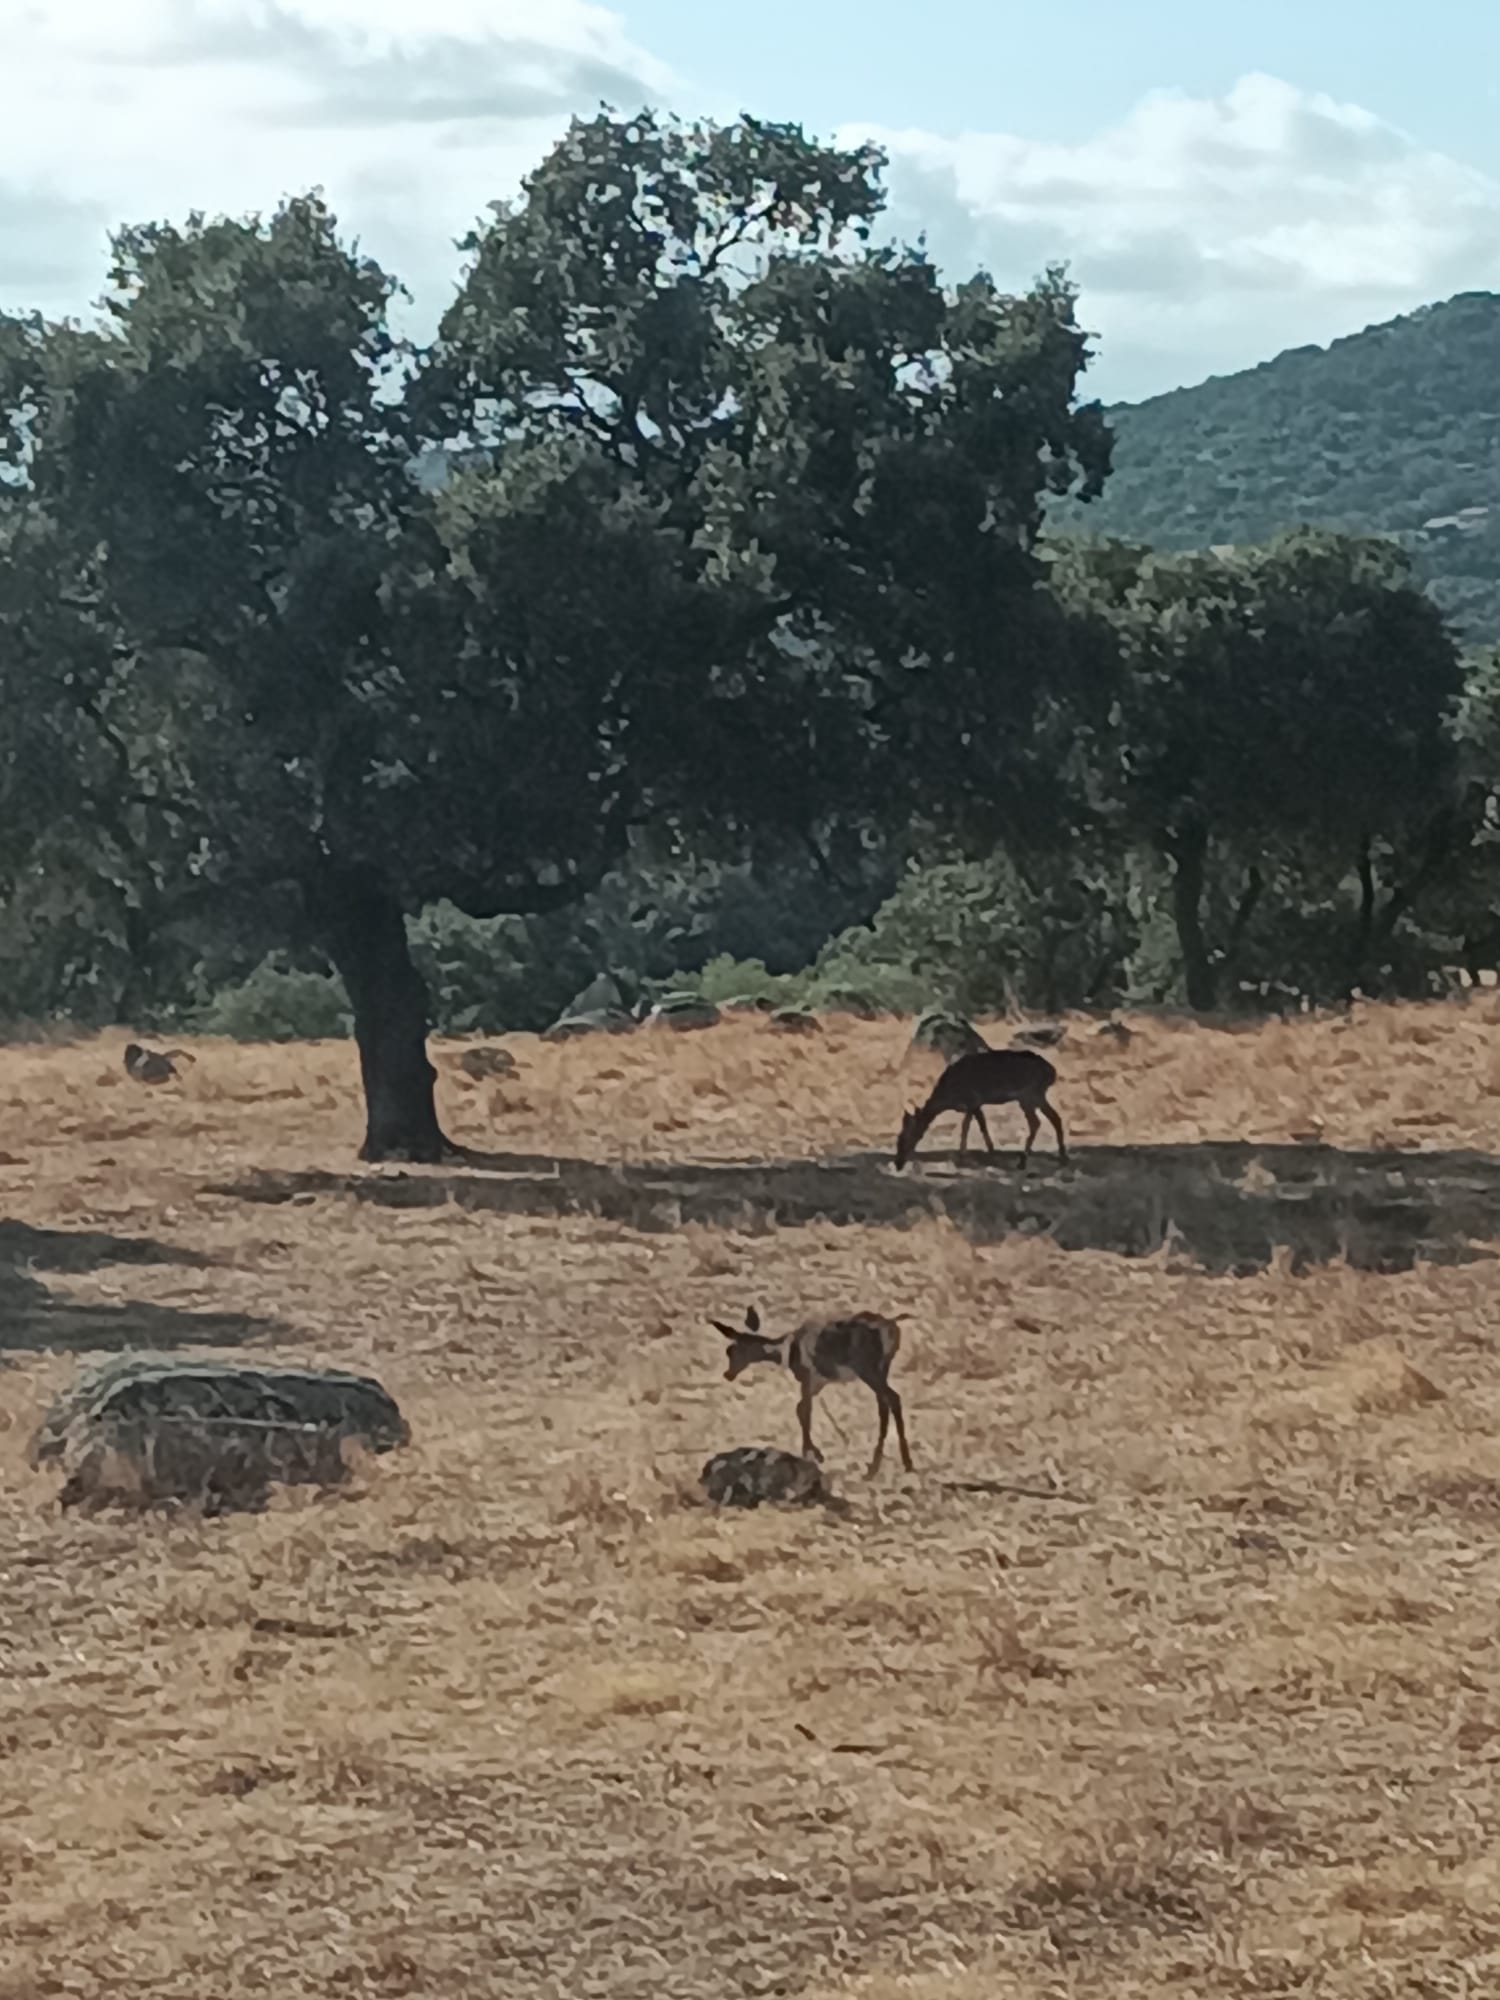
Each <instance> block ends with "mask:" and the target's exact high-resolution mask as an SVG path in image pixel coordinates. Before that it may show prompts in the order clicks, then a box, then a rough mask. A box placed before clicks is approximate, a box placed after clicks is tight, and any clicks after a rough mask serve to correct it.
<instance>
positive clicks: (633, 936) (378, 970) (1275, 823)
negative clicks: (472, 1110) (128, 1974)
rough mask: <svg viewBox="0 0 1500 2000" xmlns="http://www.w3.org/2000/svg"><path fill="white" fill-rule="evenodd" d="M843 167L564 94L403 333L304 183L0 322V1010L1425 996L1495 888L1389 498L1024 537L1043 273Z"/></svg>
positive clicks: (1071, 464)
mask: <svg viewBox="0 0 1500 2000" xmlns="http://www.w3.org/2000/svg"><path fill="white" fill-rule="evenodd" d="M882 166H883V162H882V160H881V158H880V156H879V154H878V153H876V152H875V151H873V150H871V149H864V148H860V149H851V150H845V149H836V148H828V147H824V146H821V145H818V144H815V143H814V142H812V141H811V140H809V139H807V138H806V137H805V136H804V135H803V134H802V133H801V132H800V131H799V130H797V129H795V128H792V127H786V126H776V125H768V124H763V123H760V122H757V121H754V120H751V119H748V118H746V119H741V120H740V121H738V122H736V123H735V124H732V125H724V126H715V125H708V124H704V125H684V124H681V123H677V122H674V121H669V120H665V119H659V118H656V117H653V116H647V115H643V116H641V117H638V118H633V119H621V118H616V117H614V116H612V115H601V116H599V117H597V118H594V119H591V120H588V121H580V122H577V123H575V124H574V126H573V127H572V129H571V130H570V132H569V134H568V135H567V137H566V138H565V139H564V140H563V141H562V142H561V143H560V144H559V145H558V147H557V148H556V149H555V150H554V151H553V153H552V154H551V155H550V156H549V157H548V158H547V160H546V161H545V162H544V163H543V164H542V165H541V167H539V168H538V170H537V171H536V172H535V174H534V175H533V176H532V177H531V179H530V181H529V182H528V184H527V186H526V188H525V190H524V193H523V196H522V198H521V200H520V201H519V202H518V203H517V204H515V205H514V206H513V207H510V208H502V209H499V210H497V211H496V212H495V213H494V214H493V217H492V219H491V220H490V221H488V222H487V223H486V224H485V226H484V227H483V228H482V229H481V230H480V231H479V232H478V233H476V235H475V236H474V237H473V238H472V239H471V240H470V241H469V242H468V243H467V244H466V245H465V246H464V254H465V263H464V266H463V270H462V275H461V281H460V284H459V287H458V290H457V295H456V297H455V299H454V301H453V303H452V305H451V306H450V308H449V309H448V311H447V313H446V314H445V315H444V317H443V320H442V323H441V326H440V329H439V331H438V334H437V336H436V338H435V339H434V340H433V341H432V342H431V343H430V344H429V345H427V346H426V347H423V348H417V347H414V346H412V345H411V344H410V343H408V342H406V341H404V340H402V339H401V338H400V337H398V335H397V333H396V331H395V330H394V328H393V324H392V321H391V318H390V307H391V303H392V300H393V298H394V296H395V293H396V289H397V288H396V285H395V282H394V280H392V279H391V278H390V277H389V276H388V275H387V274H386V273H385V272H383V271H381V270H380V269H379V268H377V267H376V266H375V265H374V264H373V263H371V262H370V260H369V259H367V258H365V257H363V256H361V255H360V254H359V253H358V252H357V250H356V249H354V248H353V247H351V246H349V245H348V244H346V243H345V242H344V241H343V240H342V239H341V238H340V236H339V233H338V230H337V226H336V223H335V221H334V218H333V217H332V216H331V215H330V214H329V212H328V211H327V209H326V208H325V207H324V205H323V204H322V202H321V201H320V200H319V199H318V198H316V197H312V196H309V197H300V198H297V199H293V200H289V201H288V202H286V203H285V204H284V205H283V206H282V207H281V208H280V209H279V210H278V211H277V212H276V213H275V214H274V215H273V216H271V217H270V218H269V219H261V218H251V219H248V220H241V221H231V220H222V219H220V220H210V219H206V218H204V217H202V216H194V217H192V218H190V220H189V221H188V222H187V223H186V224H185V225H183V226H181V227H172V226H167V225H150V226H145V227H134V228H127V229H124V230H122V231H120V232H119V233H118V235H117V236H116V238H115V239H114V254H113V260H112V265H111V269H110V273H109V279H108V286H107V290H106V293H105V297H104V300H103V302H102V306H101V310H100V313H99V316H98V319H97V321H96V323H93V324H90V325H87V326H78V325H73V324H49V323H45V322H43V321H42V320H40V319H39V318H35V317H30V318H28V317H13V318H9V319H0V692H3V697H4V699H3V702H0V896H3V899H4V903H5V909H6V917H7V923H6V926H5V931H4V936H3V939H0V1012H4V1013H6V1014H9V1015H11V1016H12V1017H18V1016H23V1015H29V1016H40V1015H46V1014H50V1013H65V1014H69V1015H71V1016H73V1017H74V1018H77V1019H80V1020H85V1021H104V1020H111V1019H129V1020H132V1021H140V1022H145V1021H149V1020H152V1019H158V1020H162V1021H168V1020H170V1021H172V1022H173V1023H174V1024H180V1023H191V1022H192V1021H194V1020H196V1021H198V1022H200V1023H202V1024H205V1025H210V1026H218V1027H221V1028H224V1029H226V1030H227V1031H230V1032H274V1031H276V1029H277V1026H278V1023H285V1022H290V1024H291V1025H292V1026H293V1027H295V1026H297V1025H299V1024H301V1025H303V1026H304V1028H305V1030H306V1031H308V1032H331V1031H336V1030H337V1029H338V1028H340V1027H341V1026H343V1025H344V1024H345V1022H346V1021H347V1023H348V1025H350V1026H351V1027H352V1032H353V1034H354V1037H355V1039H356V1042H357V1045H358V1051H359V1057H360V1062H361V1070H362V1076H363V1081H364V1088H365V1097H366V1107H367V1133H366V1140H365V1147H364V1151H365V1154H366V1156H367V1157H369V1158H389V1157H415V1158H433V1157H436V1156H438V1155H439V1154H440V1152H441V1151H442V1150H443V1147H444V1145H445V1141H444V1137H443V1133H442V1129H441V1125H440V1122H439V1117H438V1111H437V1106H436V1103H435V1100H434V1089H433V1085H434V1071H433V1068H432V1065H431V1063H430V1061H429V1059H428V1054H427V1048H426V1041H427V1035H428V1032H429V1029H430V1027H431V1026H432V1025H433V1022H434V1020H436V1021H437V1022H438V1023H440V1024H442V1025H445V1026H457V1027H484V1028H502V1027H506V1026H532V1027H534V1026H540V1025H543V1024H544V1023H545V1022H546V1020H547V1019H549V1018H550V1017H551V1016H552V1015H553V1014H555V1012H557V1011H558V1010H559V1009H560V1008H561V1007H562V1006H563V1005H564V1004H565V1003H566V1001H567V999H568V998H569V996H570V993H571V992H572V991H574V990H576V988H577V987H578V986H579V985H581V984H583V983H584V982H585V981H586V980H587V978H588V977H589V975H590V974H591V973H593V972H596V971H598V970H600V969H603V968H606V967H608V968H611V969H615V970H618V971H620V972H621V973H623V974H624V975H626V976H627V978H628V979H630V980H633V981H634V982H636V983H637V984H638V985H642V986H649V985H650V984H651V983H652V982H656V983H658V984H661V983H683V982H691V981H698V982H701V983H706V984H709V985H712V986H714V987H716V988H717V989H718V990H719V992H720V994H721V997H727V994H728V992H729V991H730V990H731V989H734V988H735V987H736V986H745V985H747V984H748V985H755V984H756V983H757V982H758V983H760V984H761V985H762V986H765V985H768V984H769V986H772V987H777V986H778V982H779V983H780V984H779V990H791V989H792V988H794V987H795V988H797V989H798V990H800V991H804V992H805V991H810V990H813V989H815V988H817V986H818V985H819V982H821V983H822V985H823V986H824V987H830V986H832V985H833V984H841V985H843V986H845V987H847V986H850V985H854V986H863V987H866V988H868V989H869V990H870V991H871V993H872V994H873V995H874V996H875V997H876V998H877V999H880V1000H883V1001H886V1002H888V1003H889V1004H893V1005H908V1004H915V1003H916V1002H917V1001H918V1000H920V999H923V998H933V999H944V1000H949V1001H952V1002H954V1003H956V1004H961V1005H966V1006H970V1007H973V1008H981V1007H985V1006H994V1005H1001V1004H1006V1003H1008V1002H1015V1003H1017V1004H1020V1005H1023V1006H1040V1007H1047V1008H1058V1007H1064V1006H1069V1005H1083V1004H1098V1005H1105V1004H1114V1003H1116V1002H1118V1001H1120V1000H1124V999H1162V1000H1168V1001H1173V1000H1182V1001H1186V1002H1187V1003H1189V1004H1191V1005H1192V1006H1194V1007H1198V1008H1202V1009H1208V1008H1216V1007H1222V1006H1227V1005H1236V1004H1261V1003H1263V1002H1264V1000H1265V998H1266V996H1267V995H1268V994H1270V993H1272V992H1273V991H1274V992H1276V993H1292V994H1296V995H1307V996H1309V997H1311V998H1314V999H1317V1000H1326V999H1332V998H1337V997H1339V996H1341V995H1344V994H1347V993H1349V992H1351V991H1354V990H1356V989H1359V990H1364V991H1370V992H1395V991H1414V990H1424V983H1425V982H1427V981H1429V980H1430V978H1431V976H1432V972H1433V969H1434V968H1435V967H1437V966H1440V965H1442V964H1445V963H1448V962H1450V961H1453V960H1461V959H1462V958H1463V957H1464V956H1465V955H1466V954H1467V955H1468V956H1470V957H1473V956H1475V955H1476V954H1477V955H1479V956H1483V954H1484V953H1485V952H1487V951H1488V950H1489V948H1490V947H1489V943H1488V940H1489V937H1490V934H1491V933H1492V932H1494V931H1495V930H1496V929H1497V928H1500V925H1497V919H1496V917H1495V915H1494V910H1495V907H1496V901H1497V897H1496V884H1495V882H1494V880H1493V879H1492V876H1491V869H1490V859H1491V853H1492V835H1493V831H1494V827H1495V825H1496V823H1497V821H1496V812H1495V788H1494V783H1493V774H1495V773H1497V772H1500V731H1497V725H1496V717H1497V714H1500V667H1497V663H1496V657H1495V656H1494V655H1490V654H1482V653H1481V654H1475V655H1471V656H1468V657H1465V656H1464V655H1463V654H1462V653H1461V651H1460V648H1459V645H1458V644H1457V642H1456V640H1455V638H1454V635H1453V634H1452V632H1451V631H1450V630H1449V629H1448V627H1447V626H1446V624H1445V622H1444V619H1443V617H1442V615H1441V613H1440V611H1439V610H1438V608H1437V607H1436V606H1435V605H1434V604H1433V603H1432V601H1431V600H1430V599H1429V598H1428V597H1427V596H1426V595H1424V593H1423V591H1422V590H1421V588H1420V587H1419V583H1418V581H1417V580H1416V579H1415V578H1414V577H1413V575H1412V574H1411V572H1410V570H1409V568H1408V566H1407V562H1406V559H1405V558H1404V556H1403V555H1402V554H1401V553H1400V551H1399V550H1397V549H1396V548H1394V547H1393V546H1392V545H1391V544H1390V543H1389V542H1387V541H1383V540H1373V541H1371V540H1360V539H1349V538H1344V537H1341V536H1339V535H1336V534H1332V533H1329V532H1325V531H1311V530H1302V531H1296V532H1292V533H1289V534H1283V535H1281V536H1279V537H1277V538H1275V539H1272V540H1271V541H1269V542H1267V543H1266V544H1265V545H1264V546H1260V547H1250V548H1245V549H1242V550H1239V551H1237V552H1236V553H1234V554H1233V555H1231V556H1213V555H1207V554H1194V553H1191V552H1178V553H1160V552H1152V551H1151V550H1150V549H1148V548H1145V547H1137V546H1133V545H1131V544H1128V543H1125V542H1120V541H1114V540H1100V539H1079V538H1073V539H1070V538H1068V537H1067V536H1065V535H1059V534H1056V533H1054V534H1051V535H1049V534H1048V533H1047V523H1048V518H1049V509H1050V510H1054V511H1055V510H1056V509H1057V508H1058V507H1059V506H1061V505H1070V504H1072V503H1073V502H1075V501H1083V502H1086V501H1088V500H1089V499H1090V498H1092V497H1094V496H1097V495H1098V494H1099V493H1100V492H1101V491H1103V489H1104V486H1105V482H1106V479H1107V477H1108V475H1109V470H1110V457H1111V435H1110V431H1109V427H1108V425H1107V424H1106V423H1105V421H1104V418H1103V415H1102V412H1101V411H1100V409H1099V407H1098V405H1097V404H1095V403H1092V402H1089V401H1087V400H1085V399H1084V398H1082V397H1081V395H1080V384H1081V382H1082V380H1083V376H1084V372H1085V369H1086V365H1087V361H1088V358H1089V346H1088V339H1087V336H1086V335H1085V334H1084V333H1083V331H1082V330H1081V329H1080V328H1079V326H1078V323H1077V318H1076V312H1075V299H1074V294H1073V292H1072V290H1071V288H1070V286H1069V284H1068V283H1067V281H1066V279H1065V277H1064V276H1063V274H1062V273H1060V272H1058V271H1050V272H1048V273H1046V274H1045V275H1044V276H1043V277H1042V278H1040V279H1039V280H1038V281H1037V283H1036V284H1035V285H1034V286H1033V288H1032V289H1031V290H1030V291H1029V292H1027V293H1025V294H1023V295H1020V296H1011V295H1008V294H1006V293H1003V292H1001V291H1000V290H999V289H998V288H997V287H996V286H995V285H994V284H993V283H992V282H991V280H990V279H989V278H988V277H987V276H985V275H984V274H983V273H980V274H978V275H976V276H974V277H972V278H970V279H968V280H967V281H965V282H964V283H962V284H959V285H957V286H945V285H944V284H943V283H942V282H941V280H940V278H939V276H938V274H937V272H936V271H935V270H934V268H933V267H932V265H931V264H930V263H929V262H928V260H927V258H926V257H925V255H924V254H923V253H922V252H921V251H919V250H910V249H907V250H897V249H892V248H888V247H883V246H881V245H878V244H876V243H875V242H874V241H873V240H872V229H873V225H874V224H875V222H876V220H877V218H878V216H879V214H880V210H881V206H882V199H883V197H882V190H881V172H882Z"/></svg>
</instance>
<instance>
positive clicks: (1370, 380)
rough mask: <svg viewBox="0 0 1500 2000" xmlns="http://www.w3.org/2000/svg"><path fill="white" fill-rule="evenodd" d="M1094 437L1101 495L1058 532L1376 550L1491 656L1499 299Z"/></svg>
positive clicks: (1252, 377)
mask: <svg viewBox="0 0 1500 2000" xmlns="http://www.w3.org/2000/svg"><path fill="white" fill-rule="evenodd" d="M1110 421H1111V422H1112V423H1113V425H1114V426H1115V430H1116V433H1117V440H1118V441H1117V444H1116V449H1115V468H1116V469H1115V472H1114V475H1113V477H1112V478H1111V480H1110V482H1109V486H1108V488H1107V490H1106V492H1105V495H1104V497H1103V499H1102V500H1101V501H1099V502H1097V503H1096V504H1094V505H1093V506H1090V507H1087V508H1082V507H1078V506H1076V505H1072V506H1069V507H1068V508H1067V509H1066V510H1065V513H1062V514H1059V515H1058V517H1057V522H1056V524H1057V526H1058V527H1066V528H1067V529H1069V530H1071V531H1075V532H1077V531H1083V532H1089V533H1094V534H1111V535H1121V536H1124V537H1126V538H1128V539H1133V540H1139V541H1146V542H1151V543H1154V544H1156V545H1157V546H1159V547H1162V548H1193V547H1200V546H1204V545H1207V544H1210V543H1215V542H1235V541H1259V540H1262V539H1264V538H1265V537H1267V536H1269V535H1272V534H1275V533H1276V532H1277V531H1278V530H1279V529H1282V528H1288V527H1293V526H1296V525H1297V524H1298V523H1301V522H1312V523H1316V524H1318V525H1320V526H1326V527H1331V528H1339V529H1344V530H1346V531H1350V532H1359V533H1384V534H1389V535H1392V536H1394V537H1396V538H1397V539H1398V540H1399V541H1401V542H1402V543H1403V544H1404V545H1405V546H1406V547H1407V548H1409V549H1410V550H1411V552H1412V555H1413V557H1414V559H1415V561H1416V562H1417V565H1418V568H1419V570H1420V571H1421V573H1422V575H1423V576H1424V577H1426V579H1427V580H1428V583H1429V586H1430V588H1431V590H1432V593H1433V595H1434V597H1436V598H1437V600H1438V602H1439V603H1440V604H1441V605H1442V606H1443V608H1444V610H1445V611H1447V612H1448V613H1449V615H1450V616H1451V617H1452V618H1453V620H1454V622H1455V623H1456V624H1457V625H1458V626H1459V627H1460V629H1461V630H1462V631H1463V632H1464V633H1465V634H1466V636H1468V637H1471V638H1475V639H1486V640H1500V295H1496V294H1494V293H1490V292H1465V293H1460V294H1459V296H1458V297H1456V298H1453V299H1450V300H1448V301H1447V302H1446V304H1443V305H1435V306H1426V307H1423V308H1422V310H1421V311H1419V312H1415V313H1411V314H1408V315H1406V316H1405V317H1403V318H1401V319H1395V320H1390V321H1387V322H1386V323H1385V324H1384V325H1381V326H1373V327H1369V328H1367V329H1366V330H1365V332H1363V333H1357V334H1352V335H1350V336H1349V337H1348V338H1347V339H1343V340H1336V341H1334V342H1333V344H1332V345H1331V346H1330V347H1327V348H1319V347H1299V348H1293V349H1290V350H1289V351H1288V352H1287V353H1285V354H1281V355H1278V356H1277V358H1276V359H1275V360H1274V361H1268V362H1264V363H1263V364H1262V365H1261V366H1260V367H1258V368H1251V369H1247V370H1246V371H1245V372H1244V373H1242V374H1239V375H1227V376H1219V377H1215V378H1214V379H1213V380H1211V381H1208V382H1204V383H1202V384H1200V385H1198V386H1197V387H1195V388H1191V389H1176V390H1173V391H1172V392H1171V393H1170V394H1168V395H1165V396H1154V397H1152V399H1151V400H1150V401H1149V402H1145V403H1136V404H1126V405H1122V406H1119V407H1117V408H1115V409H1113V410H1111V411H1110Z"/></svg>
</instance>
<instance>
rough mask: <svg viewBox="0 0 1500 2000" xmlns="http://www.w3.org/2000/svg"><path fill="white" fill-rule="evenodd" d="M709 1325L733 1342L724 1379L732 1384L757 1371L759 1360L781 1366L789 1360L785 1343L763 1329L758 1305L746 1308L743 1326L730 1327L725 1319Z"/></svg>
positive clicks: (726, 1360)
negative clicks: (745, 1373) (741, 1377)
mask: <svg viewBox="0 0 1500 2000" xmlns="http://www.w3.org/2000/svg"><path fill="white" fill-rule="evenodd" d="M709 1325H710V1326H711V1327H713V1328H714V1330H715V1331H716V1332H718V1333H722V1334H723V1336H724V1338H725V1340H727V1341H728V1343H729V1352H728V1353H727V1355H726V1356H725V1363H726V1365H725V1369H724V1380H725V1381H726V1382H732V1381H733V1380H734V1378H735V1376H736V1375H742V1374H743V1373H744V1372H745V1370H746V1369H747V1368H753V1367H754V1366H755V1364H756V1362H757V1361H769V1362H773V1363H774V1364H775V1365H776V1366H778V1367H779V1366H780V1365H781V1362H782V1360H783V1359H784V1357H785V1348H784V1343H783V1342H781V1341H779V1340H770V1339H768V1338H767V1337H766V1335H765V1334H763V1333H762V1332H761V1330H760V1314H759V1313H758V1312H757V1311H756V1310H755V1308H754V1306H747V1307H746V1308H745V1324H744V1325H743V1326H726V1325H725V1324H724V1322H723V1320H721V1319H711V1320H710V1321H709Z"/></svg>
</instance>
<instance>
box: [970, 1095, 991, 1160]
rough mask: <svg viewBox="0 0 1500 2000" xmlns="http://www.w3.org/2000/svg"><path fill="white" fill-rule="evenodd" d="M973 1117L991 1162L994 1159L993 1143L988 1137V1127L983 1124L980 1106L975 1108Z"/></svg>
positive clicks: (982, 1113)
mask: <svg viewBox="0 0 1500 2000" xmlns="http://www.w3.org/2000/svg"><path fill="white" fill-rule="evenodd" d="M974 1116H975V1118H976V1119H977V1120H978V1121H979V1130H980V1133H981V1135H982V1136H983V1139H984V1143H985V1148H986V1150H987V1151H988V1153H989V1156H990V1158H991V1159H992V1160H993V1159H994V1157H995V1142H994V1140H993V1139H992V1138H991V1137H990V1128H989V1126H988V1125H987V1124H986V1123H985V1117H984V1108H983V1106H982V1105H978V1106H976V1107H975V1110H974Z"/></svg>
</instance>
